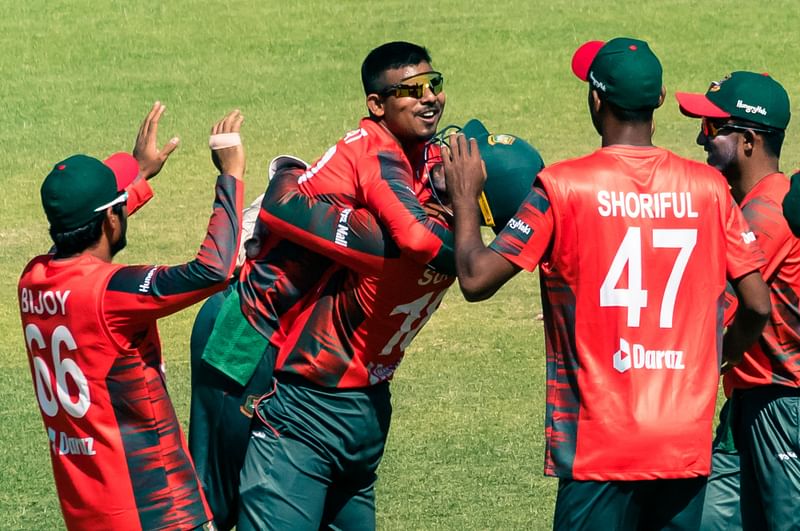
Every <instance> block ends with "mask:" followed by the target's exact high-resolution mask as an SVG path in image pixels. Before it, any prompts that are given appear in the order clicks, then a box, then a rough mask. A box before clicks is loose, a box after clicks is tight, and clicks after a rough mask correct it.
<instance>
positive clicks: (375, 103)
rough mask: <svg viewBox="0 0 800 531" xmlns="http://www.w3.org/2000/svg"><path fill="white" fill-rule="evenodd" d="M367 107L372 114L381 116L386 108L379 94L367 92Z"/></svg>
mask: <svg viewBox="0 0 800 531" xmlns="http://www.w3.org/2000/svg"><path fill="white" fill-rule="evenodd" d="M367 109H368V110H369V113H370V114H371V115H372V116H375V117H377V118H383V115H384V114H386V109H385V107H384V100H383V98H382V97H381V96H380V94H374V93H373V94H367Z"/></svg>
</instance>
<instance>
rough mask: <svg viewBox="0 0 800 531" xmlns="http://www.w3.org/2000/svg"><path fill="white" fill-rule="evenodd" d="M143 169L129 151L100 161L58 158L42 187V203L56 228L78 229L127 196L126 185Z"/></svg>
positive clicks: (92, 158) (75, 157)
mask: <svg viewBox="0 0 800 531" xmlns="http://www.w3.org/2000/svg"><path fill="white" fill-rule="evenodd" d="M138 173H139V163H138V162H137V161H136V159H135V158H133V157H132V156H131V155H129V154H128V153H115V154H113V155H111V156H110V157H108V158H107V159H105V160H104V161H100V160H98V159H96V158H94V157H89V156H87V155H73V156H71V157H69V158H67V159H64V160H62V161H61V162H57V163H56V164H55V165H54V166H53V169H52V170H51V171H50V173H49V174H48V175H47V177H45V179H44V182H43V183H42V188H41V197H42V207H44V212H45V214H46V215H47V220H48V221H49V222H50V227H51V228H52V230H54V231H56V232H67V231H71V230H75V229H78V228H80V227H83V226H84V225H86V224H87V223H89V222H90V221H91V220H92V219H93V218H94V217H96V216H97V215H98V214H99V213H100V212H103V211H104V210H105V209H106V208H108V207H110V206H113V205H116V204H118V203H122V202H124V201H125V200H126V199H127V194H126V193H125V188H127V187H128V185H130V184H131V183H132V182H133V181H134V179H136V176H137V175H138Z"/></svg>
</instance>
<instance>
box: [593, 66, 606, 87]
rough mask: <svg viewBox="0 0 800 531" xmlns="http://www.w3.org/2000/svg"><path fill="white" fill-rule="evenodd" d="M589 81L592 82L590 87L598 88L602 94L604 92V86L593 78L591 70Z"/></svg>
mask: <svg viewBox="0 0 800 531" xmlns="http://www.w3.org/2000/svg"><path fill="white" fill-rule="evenodd" d="M589 80H590V81H591V82H592V85H594V87H595V88H599V89H600V90H602V91H603V92H605V91H606V84H605V83H603V82H602V81H599V80H598V79H597V78H596V77H594V72H592V71H591V70H590V71H589Z"/></svg>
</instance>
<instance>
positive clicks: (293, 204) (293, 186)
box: [238, 170, 455, 347]
mask: <svg viewBox="0 0 800 531" xmlns="http://www.w3.org/2000/svg"><path fill="white" fill-rule="evenodd" d="M302 174H303V172H302V171H298V170H288V171H286V172H281V173H279V174H277V175H276V176H275V177H274V178H273V180H272V182H271V183H270V186H269V188H268V189H267V191H266V193H265V195H264V200H263V203H262V205H261V209H260V211H259V215H258V225H257V230H256V232H260V240H261V242H262V245H261V249H260V252H259V253H258V255H257V256H256V257H254V258H251V259H248V260H247V261H246V262H245V264H244V266H243V267H242V270H241V273H240V282H239V288H238V289H239V294H240V297H241V301H242V313H243V314H244V315H245V317H246V318H247V320H248V321H249V322H250V324H251V325H252V326H253V327H254V328H255V329H256V330H258V331H259V332H260V333H261V334H262V335H263V336H264V337H266V338H267V339H269V340H270V342H271V343H272V344H273V345H275V346H278V347H280V346H281V345H282V343H283V341H284V339H285V337H286V333H287V332H288V328H289V327H290V326H293V325H294V323H295V319H296V318H297V315H298V313H299V312H300V311H301V310H302V309H303V307H304V306H303V305H304V304H306V303H307V302H308V301H309V300H311V299H312V297H310V294H311V292H312V291H314V290H315V289H316V287H317V286H318V285H319V284H320V283H321V282H324V281H325V280H326V279H328V278H329V277H330V275H332V274H333V273H334V270H335V268H336V267H338V266H336V264H334V262H332V261H331V259H332V260H334V261H335V262H336V263H340V264H344V265H346V266H347V267H349V268H351V269H353V270H354V271H356V272H358V273H361V274H364V275H375V274H377V273H379V272H381V271H383V270H385V269H386V268H387V267H388V266H387V262H389V261H394V260H397V259H399V258H400V256H401V252H400V249H399V248H398V247H397V245H396V244H395V243H394V241H392V240H391V235H390V234H389V233H388V231H387V230H386V229H385V228H384V227H383V226H381V225H380V224H379V223H378V220H377V219H376V218H375V216H373V215H372V214H371V213H370V212H368V211H367V210H366V209H365V208H351V207H341V206H336V205H334V204H331V203H328V202H325V201H322V200H319V199H316V198H312V197H309V196H307V195H305V194H304V193H302V192H300V191H299V188H298V182H297V179H298V177H299V176H301V175H302ZM329 197H330V196H326V199H327V198H329ZM426 217H427V214H426ZM426 226H427V227H428V228H429V230H430V232H431V234H433V235H434V236H435V237H436V238H437V239H438V240H439V241H440V242H442V245H441V252H440V254H439V255H438V258H437V259H435V260H433V262H434V264H435V265H436V266H437V267H438V269H439V270H440V272H441V273H444V274H450V273H454V272H455V266H454V264H453V262H452V258H453V254H452V248H453V243H452V242H453V234H452V232H451V231H450V230H449V229H448V228H447V227H445V226H444V225H442V224H440V223H438V222H436V221H433V220H428V221H427V222H426ZM284 238H286V239H284ZM289 240H291V241H289ZM403 263H413V262H409V261H408V260H404V262H403ZM392 267H396V266H392Z"/></svg>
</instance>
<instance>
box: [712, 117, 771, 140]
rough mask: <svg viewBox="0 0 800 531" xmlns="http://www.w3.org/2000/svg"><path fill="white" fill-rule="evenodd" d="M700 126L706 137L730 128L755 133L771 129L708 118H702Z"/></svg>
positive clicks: (765, 132) (766, 132) (767, 131)
mask: <svg viewBox="0 0 800 531" xmlns="http://www.w3.org/2000/svg"><path fill="white" fill-rule="evenodd" d="M701 128H702V131H703V135H705V136H706V137H708V138H714V137H715V136H717V135H719V134H720V133H722V131H724V130H726V129H730V130H733V131H755V132H756V133H764V134H770V133H772V132H773V131H771V130H770V129H761V128H759V127H750V126H748V125H742V124H735V123H731V122H722V123H720V122H716V121H714V120H710V119H709V118H703V120H702V124H701Z"/></svg>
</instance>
